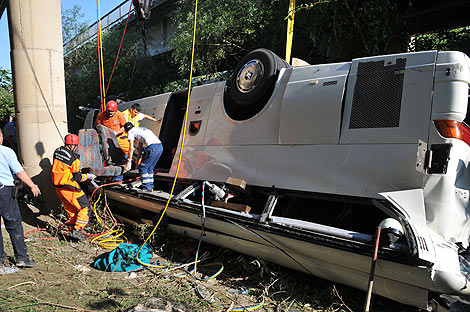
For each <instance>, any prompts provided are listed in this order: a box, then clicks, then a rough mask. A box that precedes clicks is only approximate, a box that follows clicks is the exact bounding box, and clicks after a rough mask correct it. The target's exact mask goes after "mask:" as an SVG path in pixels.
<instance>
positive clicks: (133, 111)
mask: <svg viewBox="0 0 470 312" xmlns="http://www.w3.org/2000/svg"><path fill="white" fill-rule="evenodd" d="M141 110H142V106H140V104H139V103H134V104H132V106H131V107H130V108H129V109H126V110H125V111H123V112H122V114H123V115H124V117H125V118H126V120H127V121H128V122H130V123H132V125H133V126H134V127H139V126H140V121H141V120H143V119H148V120H151V121H153V122H157V121H158V122H160V121H161V120H157V119H155V118H153V117H152V116H150V115H147V114H144V113H141V112H140V111H141Z"/></svg>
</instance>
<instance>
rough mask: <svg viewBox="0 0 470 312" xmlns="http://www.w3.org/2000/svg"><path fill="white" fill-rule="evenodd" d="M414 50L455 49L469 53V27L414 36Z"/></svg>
mask: <svg viewBox="0 0 470 312" xmlns="http://www.w3.org/2000/svg"><path fill="white" fill-rule="evenodd" d="M414 50H415V51H426V50H441V51H452V50H455V51H462V52H464V53H466V54H467V55H470V28H469V27H461V28H456V29H450V30H441V31H437V32H433V33H426V34H422V35H418V36H416V38H415V47H414Z"/></svg>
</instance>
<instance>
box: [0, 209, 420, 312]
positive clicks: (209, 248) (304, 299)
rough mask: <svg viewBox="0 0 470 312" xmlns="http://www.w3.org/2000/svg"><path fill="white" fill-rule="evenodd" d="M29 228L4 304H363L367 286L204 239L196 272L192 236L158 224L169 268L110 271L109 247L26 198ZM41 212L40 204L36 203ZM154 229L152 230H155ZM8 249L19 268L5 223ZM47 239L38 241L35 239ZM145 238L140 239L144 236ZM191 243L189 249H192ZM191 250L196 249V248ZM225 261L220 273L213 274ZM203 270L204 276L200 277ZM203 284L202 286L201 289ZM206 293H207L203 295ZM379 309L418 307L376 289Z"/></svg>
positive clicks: (280, 307) (7, 278) (160, 252)
mask: <svg viewBox="0 0 470 312" xmlns="http://www.w3.org/2000/svg"><path fill="white" fill-rule="evenodd" d="M20 207H21V210H22V215H23V221H24V222H23V227H24V230H25V232H26V231H29V230H34V229H38V228H47V229H48V231H40V232H39V231H33V232H31V233H30V234H28V237H30V238H32V239H31V240H30V241H28V242H27V246H28V252H29V254H30V256H31V260H33V261H34V262H35V263H36V266H35V267H34V268H32V269H27V270H26V269H24V270H23V269H19V270H18V271H16V272H15V273H12V274H3V275H1V273H0V277H1V278H2V284H1V286H0V311H15V312H16V311H20V312H21V311H65V310H71V311H73V310H76V311H135V312H143V311H149V312H150V311H152V312H155V311H159V312H163V311H165V312H167V311H173V312H190V311H217V310H219V311H220V309H218V308H214V305H218V306H219V307H224V308H225V310H226V311H227V310H230V309H237V308H242V309H243V308H244V307H253V306H256V304H258V303H259V302H260V300H264V301H263V305H262V306H260V307H259V308H257V309H255V310H256V311H292V312H293V311H299V312H313V311H360V310H362V309H363V301H364V298H365V293H364V292H363V291H359V290H356V289H352V288H349V287H345V286H340V285H335V284H333V283H331V282H328V281H325V280H322V279H319V278H315V277H312V276H309V275H306V274H302V273H300V272H296V271H292V270H289V269H286V268H282V267H279V266H277V265H274V264H271V263H267V262H264V261H262V260H257V259H254V258H252V257H249V256H245V255H241V254H238V253H236V252H233V251H230V250H227V249H224V248H220V247H217V246H213V245H209V244H207V243H202V244H201V250H199V254H200V255H205V256H204V257H202V256H201V257H200V259H203V261H201V262H198V266H197V272H196V273H191V272H189V271H190V270H192V265H178V264H181V263H183V264H184V263H186V264H187V263H194V258H191V257H189V258H188V257H186V256H185V255H184V253H183V250H181V249H180V248H179V246H197V242H195V241H194V240H192V239H190V238H187V237H183V236H178V235H174V234H173V233H167V232H166V230H165V229H158V231H157V235H156V237H155V239H154V240H153V241H152V243H151V246H152V250H153V252H152V263H163V264H171V265H172V267H173V268H177V269H168V270H167V271H162V270H158V269H155V268H148V267H145V266H144V267H143V268H141V269H140V270H139V271H133V272H105V271H99V270H96V269H94V268H92V267H91V264H92V263H93V262H94V261H95V259H96V258H97V257H98V256H99V255H101V254H103V253H104V252H106V251H107V250H106V249H103V248H100V247H98V246H97V245H95V244H93V243H91V240H90V239H87V240H85V241H84V242H71V241H69V240H67V239H64V238H63V237H58V236H59V235H57V229H58V228H59V227H60V226H61V224H62V223H63V221H60V220H58V219H57V217H56V216H54V214H52V213H44V212H43V210H41V209H39V211H40V212H39V213H38V212H35V213H33V212H32V209H30V208H29V205H27V204H25V203H24V202H22V203H20ZM35 211H38V210H35ZM122 228H123V229H125V231H126V234H125V235H126V237H128V238H130V239H132V241H133V242H134V243H137V244H139V241H140V240H139V237H142V236H145V235H146V233H138V232H137V233H136V230H138V228H135V227H124V226H123V227H122ZM150 230H151V229H150ZM2 234H3V238H4V244H5V250H6V252H7V254H8V256H9V258H8V259H7V261H6V264H5V268H8V267H13V264H14V259H13V257H12V256H13V250H12V247H11V243H10V240H9V238H8V235H7V233H6V231H5V229H2ZM38 237H41V238H47V239H44V240H35V239H33V238H38ZM140 243H141V241H140ZM188 250H191V248H188ZM192 253H193V252H191V254H192ZM221 264H223V266H224V269H223V271H222V273H220V274H219V275H217V277H216V278H212V279H210V280H208V281H203V279H204V278H208V277H210V276H211V275H213V274H214V272H215V271H216V270H218V269H219V268H220V265H221ZM196 277H197V279H198V280H196V279H195V278H196ZM196 289H198V291H199V293H198V292H196ZM201 296H204V298H205V299H201ZM372 310H374V311H383V312H391V311H404V312H406V311H409V312H416V311H417V309H415V308H412V307H408V306H404V305H401V304H398V303H396V302H393V301H390V300H388V299H383V298H381V297H378V296H375V297H374V300H373V306H372Z"/></svg>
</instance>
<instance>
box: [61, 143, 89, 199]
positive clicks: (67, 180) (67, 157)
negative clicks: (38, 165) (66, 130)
mask: <svg viewBox="0 0 470 312" xmlns="http://www.w3.org/2000/svg"><path fill="white" fill-rule="evenodd" d="M79 168H80V156H79V155H78V154H77V153H75V152H73V151H71V150H69V149H67V148H65V147H63V146H61V147H59V148H58V149H56V150H55V152H54V163H53V164H52V183H53V184H54V186H56V187H66V188H69V189H72V190H75V191H78V192H79V191H81V188H80V185H79V184H78V182H83V181H85V180H86V179H87V175H86V174H85V173H82V172H81V171H80V169H79Z"/></svg>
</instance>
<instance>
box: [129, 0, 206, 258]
mask: <svg viewBox="0 0 470 312" xmlns="http://www.w3.org/2000/svg"><path fill="white" fill-rule="evenodd" d="M197 2H198V0H196V5H195V8H194V29H193V46H192V50H191V66H190V72H189V86H188V99H187V102H186V112H185V114H184V123H183V138H182V141H181V149H180V154H179V158H178V167H177V168H176V174H175V178H174V180H173V186H172V187H171V192H170V196H168V200H167V202H166V205H165V208H164V209H163V212H162V214H161V216H160V219H158V222H157V224H156V225H155V227H154V228H153V230H152V232H151V233H150V234H149V236H148V237H147V239H146V240H145V241H144V243H143V244H142V246H140V248H139V251H138V252H137V255H136V260H137V261H138V262H139V263H140V264H142V265H145V266H149V267H158V266H155V265H152V264H148V263H143V262H141V261H140V259H139V253H140V251H141V250H142V247H144V245H145V243H147V242H148V240H149V239H150V237H152V235H153V233H155V231H156V230H157V228H158V225H159V224H160V222H161V221H162V219H163V216H164V215H165V212H166V210H167V208H168V205H169V204H170V200H171V196H172V195H173V191H174V190H175V185H176V179H177V178H178V173H179V170H180V164H181V158H182V156H183V148H184V139H185V136H186V121H187V120H188V112H189V98H190V97H191V81H192V80H193V65H194V47H195V43H196V21H197Z"/></svg>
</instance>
